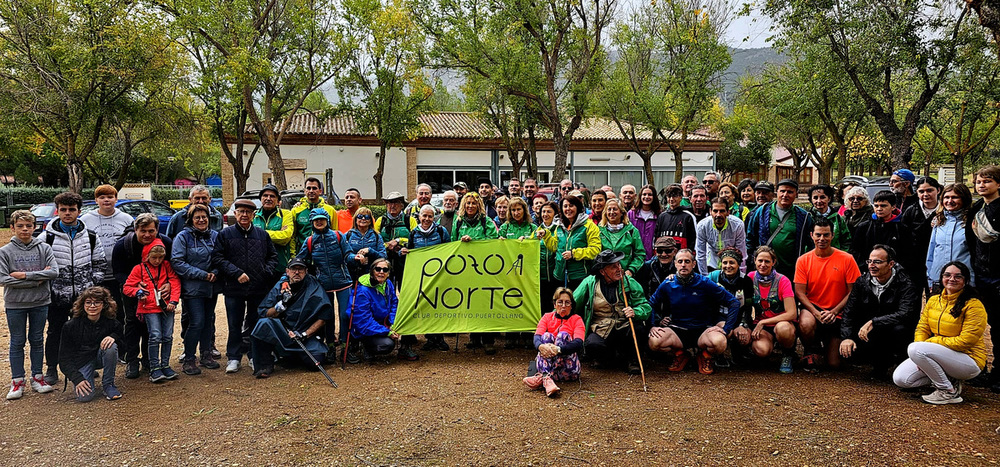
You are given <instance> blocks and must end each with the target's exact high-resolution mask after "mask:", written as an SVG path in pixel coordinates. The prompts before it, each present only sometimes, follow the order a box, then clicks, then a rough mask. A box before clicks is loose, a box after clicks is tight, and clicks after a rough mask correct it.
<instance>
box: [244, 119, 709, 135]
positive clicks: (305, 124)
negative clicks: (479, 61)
mask: <svg viewBox="0 0 1000 467" xmlns="http://www.w3.org/2000/svg"><path fill="white" fill-rule="evenodd" d="M419 120H420V125H421V127H422V131H421V137H423V138H447V139H486V138H496V137H497V136H498V135H497V132H496V130H494V129H493V128H491V127H489V126H488V125H486V124H485V123H483V121H482V120H480V119H479V118H477V116H476V114H474V113H471V112H430V113H426V114H423V115H421V116H420V118H419ZM248 131H251V132H252V131H253V130H252V127H249V126H248ZM638 133H639V135H640V137H643V138H648V137H649V136H648V135H649V132H648V131H644V130H643V131H639V132H638ZM287 134H289V135H342V136H368V135H371V134H372V133H362V132H360V131H358V129H357V126H356V125H355V124H354V119H353V118H352V117H350V116H342V117H332V118H328V119H326V120H325V121H323V122H320V121H319V119H317V118H316V116H314V115H312V114H308V113H302V114H299V115H296V116H295V117H293V118H292V123H291V125H290V126H289V129H288V132H287ZM539 137H540V138H543V139H544V138H547V135H546V134H545V132H539ZM573 139H574V140H578V141H588V140H589V141H600V140H605V141H612V140H621V139H622V136H621V132H620V131H619V130H618V126H617V125H615V123H614V122H613V121H611V120H608V119H603V118H588V119H586V120H584V122H583V124H582V125H581V126H580V128H579V129H578V130H577V131H576V133H575V134H574V135H573ZM688 139H689V140H690V141H719V138H718V137H717V136H715V135H714V134H713V133H712V132H711V131H710V130H709V129H707V128H702V129H701V130H699V131H697V132H695V133H692V134H691V135H689V136H688Z"/></svg>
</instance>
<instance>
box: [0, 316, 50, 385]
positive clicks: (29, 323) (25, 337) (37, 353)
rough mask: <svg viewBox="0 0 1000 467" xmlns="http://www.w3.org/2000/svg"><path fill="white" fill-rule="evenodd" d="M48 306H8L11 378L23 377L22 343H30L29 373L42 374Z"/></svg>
mask: <svg viewBox="0 0 1000 467" xmlns="http://www.w3.org/2000/svg"><path fill="white" fill-rule="evenodd" d="M48 314H49V306H48V305H42V306H36V307H34V308H8V309H7V328H8V329H9V330H10V372H11V378H24V344H25V341H27V342H30V343H31V374H32V375H40V374H42V356H43V352H44V350H45V347H44V346H43V341H44V340H45V318H46V317H47V316H48Z"/></svg>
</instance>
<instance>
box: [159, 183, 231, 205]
mask: <svg viewBox="0 0 1000 467" xmlns="http://www.w3.org/2000/svg"><path fill="white" fill-rule="evenodd" d="M209 190H211V192H212V197H213V198H221V197H222V188H209ZM189 191H191V190H190V189H188V188H156V187H153V200H155V201H159V202H161V203H168V204H169V201H170V200H172V199H188V192H189Z"/></svg>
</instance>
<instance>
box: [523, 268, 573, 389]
mask: <svg viewBox="0 0 1000 467" xmlns="http://www.w3.org/2000/svg"><path fill="white" fill-rule="evenodd" d="M552 304H553V305H554V306H555V310H554V311H552V312H551V313H547V314H545V315H544V316H542V319H541V320H540V321H539V322H538V328H536V329H535V339H534V340H535V348H536V349H538V356H537V357H535V360H534V361H532V362H531V363H530V364H529V365H528V377H527V378H524V384H526V385H528V387H529V388H531V389H538V388H539V387H543V386H544V387H545V395H546V396H549V397H552V396H554V395H555V394H556V393H558V392H559V386H556V383H555V382H556V381H576V380H578V379H580V357H579V356H578V355H577V354H578V352H580V351H581V350H583V338H584V335H585V334H586V332H587V328H586V326H584V324H583V318H581V317H580V315H577V314H573V308H574V306H575V305H576V303H575V302H574V301H573V291H571V290H569V289H567V288H565V287H559V288H558V289H556V293H555V295H554V296H553V297H552Z"/></svg>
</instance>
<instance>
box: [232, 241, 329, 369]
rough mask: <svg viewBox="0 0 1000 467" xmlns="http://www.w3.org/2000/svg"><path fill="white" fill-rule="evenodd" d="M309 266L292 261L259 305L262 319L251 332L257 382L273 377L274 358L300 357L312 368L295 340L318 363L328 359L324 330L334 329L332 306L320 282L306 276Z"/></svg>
mask: <svg viewBox="0 0 1000 467" xmlns="http://www.w3.org/2000/svg"><path fill="white" fill-rule="evenodd" d="M306 268H307V265H306V262H305V261H303V260H302V259H301V258H292V260H290V261H289V262H288V267H287V268H285V275H284V276H282V277H281V279H280V280H278V283H277V284H275V285H274V287H272V288H271V290H270V291H269V292H268V293H267V296H265V297H264V299H263V300H261V302H260V307H259V308H257V312H258V314H259V316H260V319H259V320H257V324H256V325H255V326H254V328H253V332H251V334H250V335H251V355H253V363H254V372H253V375H254V376H255V377H257V378H267V377H268V376H271V374H272V373H274V354H277V355H278V356H279V357H285V356H293V355H294V356H297V357H300V359H301V361H302V362H303V363H306V364H308V365H309V366H310V367H312V365H311V363H312V360H311V359H310V358H309V356H308V355H306V354H305V352H304V351H303V350H302V347H300V346H299V345H298V344H296V343H295V342H293V340H294V339H301V342H302V345H304V346H305V348H306V349H308V351H309V353H310V354H312V356H313V358H315V359H316V361H319V362H322V361H323V360H324V359H325V358H326V352H327V346H326V345H325V344H323V341H322V338H321V336H322V335H323V334H322V328H323V326H324V325H326V324H327V323H330V325H331V326H332V325H333V305H331V304H330V300H328V299H327V295H326V291H324V290H323V286H322V285H321V284H320V282H319V280H317V279H316V278H315V277H313V276H311V275H310V274H309V273H308V272H306Z"/></svg>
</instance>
